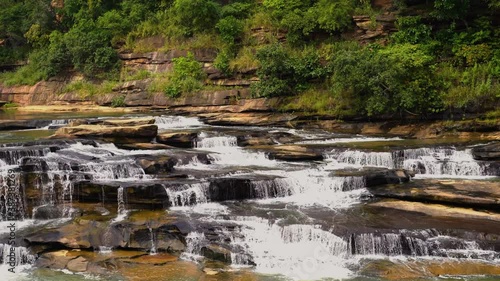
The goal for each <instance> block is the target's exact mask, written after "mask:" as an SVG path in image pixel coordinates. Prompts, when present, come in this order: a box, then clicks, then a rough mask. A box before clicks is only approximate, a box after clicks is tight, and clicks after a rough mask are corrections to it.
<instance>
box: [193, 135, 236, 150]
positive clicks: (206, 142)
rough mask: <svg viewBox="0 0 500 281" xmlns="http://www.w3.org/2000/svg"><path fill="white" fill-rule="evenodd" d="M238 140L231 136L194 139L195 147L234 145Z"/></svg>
mask: <svg viewBox="0 0 500 281" xmlns="http://www.w3.org/2000/svg"><path fill="white" fill-rule="evenodd" d="M236 146H238V142H237V139H236V137H233V136H220V137H205V138H201V140H197V141H195V147H196V148H223V147H236Z"/></svg>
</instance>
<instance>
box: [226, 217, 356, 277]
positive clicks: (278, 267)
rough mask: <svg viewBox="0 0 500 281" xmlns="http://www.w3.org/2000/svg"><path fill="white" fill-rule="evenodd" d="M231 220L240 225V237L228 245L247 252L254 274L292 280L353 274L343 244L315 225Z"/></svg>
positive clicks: (251, 219)
mask: <svg viewBox="0 0 500 281" xmlns="http://www.w3.org/2000/svg"><path fill="white" fill-rule="evenodd" d="M233 221H234V222H237V223H238V224H241V225H242V227H241V228H240V232H241V234H242V237H244V238H243V239H234V238H233V239H234V241H232V243H233V244H239V245H241V246H242V248H243V249H248V252H249V254H250V255H251V256H252V257H253V261H254V262H255V264H256V266H255V271H257V272H260V273H265V274H282V275H285V276H287V277H289V278H293V279H295V280H316V279H321V278H327V277H332V276H335V278H339V279H342V278H347V277H351V276H352V275H353V273H352V272H351V271H350V270H349V269H347V264H346V263H345V261H346V260H345V258H346V257H347V255H348V252H347V251H348V245H347V242H346V241H344V240H343V239H342V238H340V237H338V236H336V235H334V234H332V233H330V232H327V231H324V230H322V229H321V228H319V227H318V226H314V225H288V226H283V227H281V226H278V225H277V224H275V223H272V222H269V221H267V220H264V219H261V218H257V217H234V218H233ZM235 265H236V266H238V264H235Z"/></svg>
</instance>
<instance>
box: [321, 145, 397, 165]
mask: <svg viewBox="0 0 500 281" xmlns="http://www.w3.org/2000/svg"><path fill="white" fill-rule="evenodd" d="M324 157H325V159H327V160H335V161H337V162H338V163H344V164H350V165H356V166H373V167H386V168H394V160H393V158H392V154H391V153H390V152H365V151H359V150H343V151H342V150H337V149H334V150H332V151H331V152H330V153H327V154H325V155H324Z"/></svg>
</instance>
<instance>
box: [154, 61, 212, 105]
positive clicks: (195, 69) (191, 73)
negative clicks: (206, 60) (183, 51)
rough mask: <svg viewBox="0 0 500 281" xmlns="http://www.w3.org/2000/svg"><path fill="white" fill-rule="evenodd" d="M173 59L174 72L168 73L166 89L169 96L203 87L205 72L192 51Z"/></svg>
mask: <svg viewBox="0 0 500 281" xmlns="http://www.w3.org/2000/svg"><path fill="white" fill-rule="evenodd" d="M172 61H173V68H172V72H170V73H169V74H168V83H167V85H166V87H165V89H164V93H165V94H166V95H167V96H169V97H172V98H176V97H179V96H180V95H181V94H182V93H191V92H194V91H196V90H199V89H201V88H202V87H203V82H202V80H203V79H204V78H205V73H204V72H203V70H202V67H201V64H200V63H199V62H198V61H196V59H195V58H194V55H193V54H192V53H188V55H187V56H186V57H180V58H175V59H173V60H172Z"/></svg>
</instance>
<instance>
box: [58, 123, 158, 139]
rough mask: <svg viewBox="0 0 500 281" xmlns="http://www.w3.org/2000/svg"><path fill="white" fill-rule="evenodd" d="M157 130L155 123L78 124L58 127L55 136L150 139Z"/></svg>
mask: <svg viewBox="0 0 500 281" xmlns="http://www.w3.org/2000/svg"><path fill="white" fill-rule="evenodd" d="M157 132H158V126H156V125H141V126H123V127H109V126H102V125H79V126H75V127H63V128H59V129H58V130H57V131H56V133H55V135H54V136H55V137H58V136H63V137H67V136H71V137H79V138H99V137H100V138H121V137H123V138H128V139H152V138H154V137H155V136H156V134H157Z"/></svg>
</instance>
